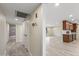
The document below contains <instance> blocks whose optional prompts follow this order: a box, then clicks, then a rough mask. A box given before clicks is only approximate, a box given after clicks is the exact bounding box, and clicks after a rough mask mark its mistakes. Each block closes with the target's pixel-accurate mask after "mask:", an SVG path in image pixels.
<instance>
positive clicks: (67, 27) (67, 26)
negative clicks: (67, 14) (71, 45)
mask: <svg viewBox="0 0 79 59" xmlns="http://www.w3.org/2000/svg"><path fill="white" fill-rule="evenodd" d="M66 29H67V30H69V23H68V22H66Z"/></svg>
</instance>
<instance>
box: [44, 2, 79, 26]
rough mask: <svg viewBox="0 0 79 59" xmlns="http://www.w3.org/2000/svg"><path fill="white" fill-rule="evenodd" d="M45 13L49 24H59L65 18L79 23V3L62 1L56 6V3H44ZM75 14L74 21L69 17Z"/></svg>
mask: <svg viewBox="0 0 79 59" xmlns="http://www.w3.org/2000/svg"><path fill="white" fill-rule="evenodd" d="M43 7H44V9H43V10H44V13H45V14H44V15H45V17H46V18H45V19H46V24H47V26H49V25H50V26H52V25H53V26H58V24H60V23H61V22H62V21H63V20H68V21H71V22H75V23H78V24H79V3H60V5H59V6H55V4H54V3H48V4H43ZM69 15H72V16H73V19H74V20H73V21H72V20H71V19H69Z"/></svg>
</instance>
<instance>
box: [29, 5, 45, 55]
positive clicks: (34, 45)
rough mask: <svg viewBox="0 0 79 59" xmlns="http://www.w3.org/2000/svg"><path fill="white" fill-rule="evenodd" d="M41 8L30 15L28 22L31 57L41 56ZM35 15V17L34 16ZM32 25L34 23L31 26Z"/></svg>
mask: <svg viewBox="0 0 79 59" xmlns="http://www.w3.org/2000/svg"><path fill="white" fill-rule="evenodd" d="M42 11H43V10H42V6H39V7H38V8H37V9H36V10H35V11H34V13H33V14H32V17H31V21H30V31H31V32H30V37H31V38H30V51H31V53H32V55H33V56H41V55H42V48H43V47H42V44H43V43H42V42H43V23H42V22H43V21H42V20H43V18H42V16H43V14H42ZM36 14H37V15H36ZM33 23H36V25H35V26H33Z"/></svg>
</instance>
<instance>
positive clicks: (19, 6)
mask: <svg viewBox="0 0 79 59" xmlns="http://www.w3.org/2000/svg"><path fill="white" fill-rule="evenodd" d="M39 5H40V3H0V9H1V10H2V12H3V13H4V14H5V15H6V18H7V22H9V23H21V22H22V20H23V19H22V18H19V20H18V21H16V20H15V18H16V16H15V11H21V12H24V13H28V14H31V13H32V12H33V11H34V10H35V9H36V8H37V7H38V6H39Z"/></svg>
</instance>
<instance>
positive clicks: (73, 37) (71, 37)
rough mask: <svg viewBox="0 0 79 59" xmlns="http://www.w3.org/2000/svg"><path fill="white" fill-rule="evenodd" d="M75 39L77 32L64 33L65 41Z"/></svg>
mask: <svg viewBox="0 0 79 59" xmlns="http://www.w3.org/2000/svg"><path fill="white" fill-rule="evenodd" d="M74 40H76V34H71V35H66V34H63V41H64V42H72V41H74Z"/></svg>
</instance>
